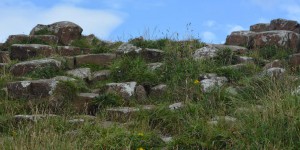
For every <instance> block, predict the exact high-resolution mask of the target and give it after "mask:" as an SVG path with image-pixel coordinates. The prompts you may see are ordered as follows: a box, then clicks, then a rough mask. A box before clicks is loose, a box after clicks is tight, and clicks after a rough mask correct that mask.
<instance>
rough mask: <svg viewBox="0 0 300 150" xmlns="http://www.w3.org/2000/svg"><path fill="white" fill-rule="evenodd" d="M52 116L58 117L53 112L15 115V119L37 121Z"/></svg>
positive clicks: (17, 120)
mask: <svg viewBox="0 0 300 150" xmlns="http://www.w3.org/2000/svg"><path fill="white" fill-rule="evenodd" d="M50 117H51V118H52V117H58V116H57V115H53V114H47V115H46V114H36V115H15V116H14V119H15V121H16V122H24V121H26V122H37V121H38V120H41V119H45V118H50Z"/></svg>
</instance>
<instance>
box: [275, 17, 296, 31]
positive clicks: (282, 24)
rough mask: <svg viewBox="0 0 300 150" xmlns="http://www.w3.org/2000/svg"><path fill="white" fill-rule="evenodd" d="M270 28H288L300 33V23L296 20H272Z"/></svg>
mask: <svg viewBox="0 0 300 150" xmlns="http://www.w3.org/2000/svg"><path fill="white" fill-rule="evenodd" d="M270 30H288V31H293V32H296V33H300V25H299V23H298V22H297V21H294V20H286V19H274V20H271V24H270Z"/></svg>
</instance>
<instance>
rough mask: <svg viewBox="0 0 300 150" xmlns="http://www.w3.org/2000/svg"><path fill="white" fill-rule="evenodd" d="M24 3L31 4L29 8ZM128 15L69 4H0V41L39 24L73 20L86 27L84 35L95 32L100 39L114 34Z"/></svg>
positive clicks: (26, 31) (77, 0)
mask: <svg viewBox="0 0 300 150" xmlns="http://www.w3.org/2000/svg"><path fill="white" fill-rule="evenodd" d="M14 1H16V0H14ZM68 1H71V0H68ZM72 1H74V0H72ZM74 2H79V0H75V1H74ZM24 5H26V6H27V7H26V9H24ZM124 17H125V15H124V14H122V13H119V12H112V11H108V10H96V9H85V8H80V7H76V6H72V5H66V4H65V5H59V6H54V7H52V8H47V9H45V8H39V7H37V6H35V5H33V4H31V3H22V4H20V5H18V3H15V5H0V18H1V24H0V42H4V41H5V40H6V38H7V37H8V36H9V35H12V34H28V33H29V32H30V30H31V29H32V28H33V27H34V26H35V25H36V24H50V23H54V22H57V21H72V22H74V23H76V24H78V25H80V26H81V27H82V28H83V34H91V33H93V34H95V35H96V36H98V37H100V38H108V36H109V35H110V33H111V32H112V31H113V30H114V29H116V28H117V27H118V26H119V25H120V24H122V22H123V20H124Z"/></svg>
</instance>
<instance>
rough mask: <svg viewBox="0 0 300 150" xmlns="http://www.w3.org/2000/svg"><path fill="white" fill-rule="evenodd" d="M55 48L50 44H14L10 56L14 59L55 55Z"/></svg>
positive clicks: (22, 59)
mask: <svg viewBox="0 0 300 150" xmlns="http://www.w3.org/2000/svg"><path fill="white" fill-rule="evenodd" d="M55 53H56V52H55V49H54V48H53V47H51V46H49V45H42V44H13V45H12V46H11V51H10V58H11V59H12V60H15V59H17V60H21V61H24V60H27V59H29V58H33V57H38V56H43V57H49V56H51V55H54V54H55Z"/></svg>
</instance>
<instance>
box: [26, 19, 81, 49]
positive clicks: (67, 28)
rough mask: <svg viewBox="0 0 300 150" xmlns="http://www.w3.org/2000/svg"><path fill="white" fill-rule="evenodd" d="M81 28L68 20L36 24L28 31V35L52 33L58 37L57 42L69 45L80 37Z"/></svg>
mask: <svg viewBox="0 0 300 150" xmlns="http://www.w3.org/2000/svg"><path fill="white" fill-rule="evenodd" d="M82 31H83V30H82V28H81V27H80V26H79V25H77V24H75V23H73V22H69V21H61V22H56V23H53V24H50V25H42V24H38V25H36V26H35V27H34V28H33V29H32V30H31V32H30V35H38V34H43V32H46V34H54V35H56V36H57V37H58V40H59V43H60V44H63V45H70V44H71V43H72V42H73V41H74V40H77V39H80V38H81V33H82Z"/></svg>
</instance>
